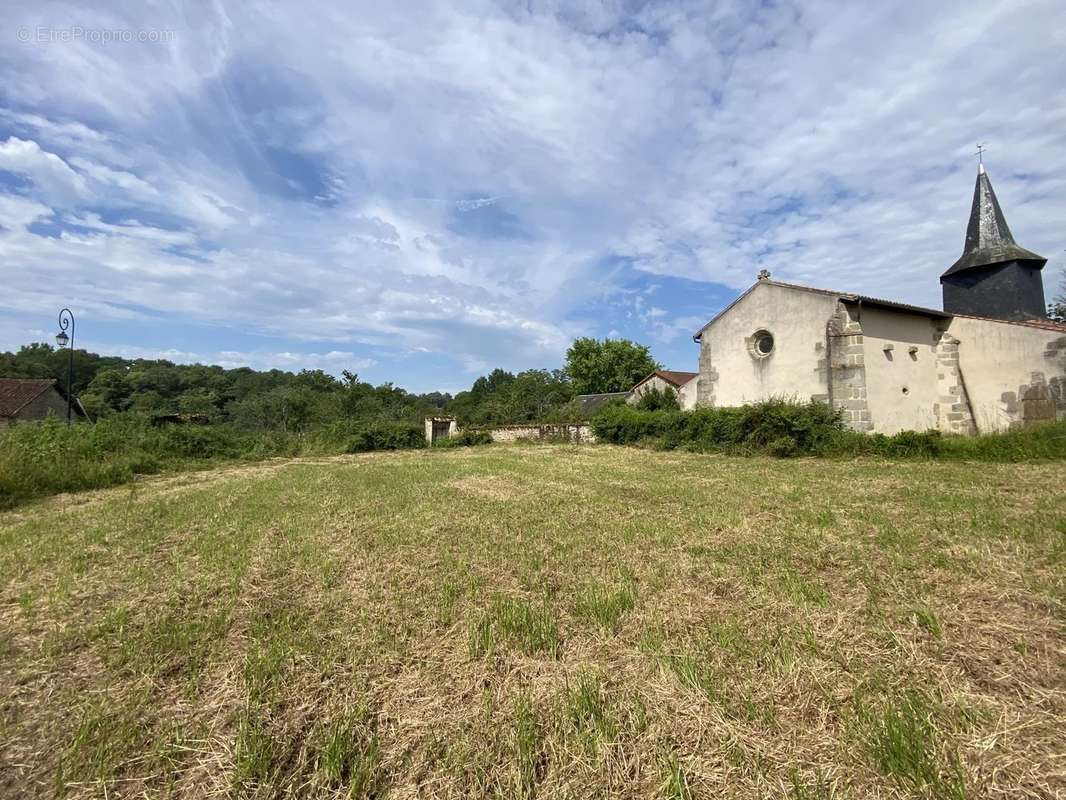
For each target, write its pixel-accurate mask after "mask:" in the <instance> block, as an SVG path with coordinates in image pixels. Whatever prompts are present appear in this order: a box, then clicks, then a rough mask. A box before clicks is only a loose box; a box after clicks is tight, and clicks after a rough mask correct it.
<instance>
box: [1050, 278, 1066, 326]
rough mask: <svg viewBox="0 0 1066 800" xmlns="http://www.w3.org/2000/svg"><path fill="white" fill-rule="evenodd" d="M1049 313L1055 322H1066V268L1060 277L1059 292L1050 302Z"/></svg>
mask: <svg viewBox="0 0 1066 800" xmlns="http://www.w3.org/2000/svg"><path fill="white" fill-rule="evenodd" d="M1047 315H1048V317H1049V318H1050V319H1052V320H1054V321H1055V322H1062V323H1066V268H1063V270H1062V275H1061V276H1060V277H1059V293H1058V294H1057V295H1055V297H1054V298H1053V299H1052V300H1051V302H1050V303H1048V306H1047Z"/></svg>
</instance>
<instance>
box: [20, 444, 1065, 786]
mask: <svg viewBox="0 0 1066 800" xmlns="http://www.w3.org/2000/svg"><path fill="white" fill-rule="evenodd" d="M1064 479H1066V469H1064V467H1063V466H1061V465H1056V464H1050V465H1034V466H1025V465H1021V466H1019V465H1013V466H1006V465H994V466H989V465H981V466H974V465H970V464H961V463H960V464H938V463H907V464H892V463H884V462H875V461H857V462H853V463H843V462H825V461H772V460H764V459H754V458H753V459H728V458H722V457H713V456H701V455H685V454H680V453H672V454H670V455H669V456H664V455H663V454H658V453H653V452H646V451H640V450H633V449H618V448H611V447H583V448H582V447H566V446H544V447H496V446H494V447H487V448H480V449H474V450H469V451H427V452H412V453H403V454H387V455H373V456H363V457H348V458H340V459H332V460H318V461H316V462H300V461H294V462H286V463H276V464H274V465H272V466H271V467H270V468H269V469H261V468H248V469H228V470H225V471H219V472H216V473H201V474H198V475H197V476H195V479H191V480H182V479H178V478H168V479H164V480H158V481H149V482H145V483H141V484H137V485H134V486H129V487H123V488H119V489H112V490H106V491H102V492H97V493H92V494H86V495H78V496H76V497H60V498H55V499H53V500H50V501H46V502H42V503H40V504H39V505H36V506H32V507H29V508H24V509H21V510H20V511H18V512H10V513H8V514H5V515H0V586H2V594H0V599H2V605H0V703H2V706H0V795H2V796H4V797H33V796H41V797H47V796H53V795H55V796H65V797H72V798H76V797H104V796H106V797H175V798H200V797H212V796H223V797H264V798H265V797H338V798H339V797H416V796H417V797H456V798H458V797H488V796H495V797H525V798H532V797H543V798H549V797H560V798H561V797H574V798H579V797H593V796H595V797H663V798H696V797H725V798H729V797H780V798H868V797H882V798H902V797H911V798H964V797H966V798H978V797H990V798H996V797H1003V798H1006V797H1011V798H1015V797H1054V796H1057V795H1060V794H1062V793H1064V792H1066V775H1064V771H1066V759H1064V744H1063V743H1064V742H1066V728H1064V723H1063V720H1064V719H1066V696H1064V690H1066V652H1064V650H1066V636H1064V631H1063V608H1064V605H1063V588H1064V580H1063V578H1064V564H1066V498H1064V493H1063V488H1062V487H1063V485H1064Z"/></svg>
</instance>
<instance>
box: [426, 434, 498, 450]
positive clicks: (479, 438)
mask: <svg viewBox="0 0 1066 800" xmlns="http://www.w3.org/2000/svg"><path fill="white" fill-rule="evenodd" d="M480 444H492V434H490V433H489V432H488V431H477V430H470V431H462V432H461V433H457V434H456V435H455V436H448V437H446V438H444V439H437V441H435V442H434V443H433V446H434V447H475V446H477V445H480Z"/></svg>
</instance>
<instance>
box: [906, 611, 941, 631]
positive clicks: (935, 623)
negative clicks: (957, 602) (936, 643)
mask: <svg viewBox="0 0 1066 800" xmlns="http://www.w3.org/2000/svg"><path fill="white" fill-rule="evenodd" d="M911 616H912V618H913V619H914V623H915V624H916V625H917V626H918V627H919V628H922V629H923V630H924V631H926V632H927V633H928V634H929V635H930V636H932V637H933V638H934V639H942V638H943V636H944V632H943V630H942V629H941V628H940V620H938V619H937V616H936V612H935V611H933V609H931V608H929V607H928V606H918V607H917V608H915V609H913V610H912V611H911Z"/></svg>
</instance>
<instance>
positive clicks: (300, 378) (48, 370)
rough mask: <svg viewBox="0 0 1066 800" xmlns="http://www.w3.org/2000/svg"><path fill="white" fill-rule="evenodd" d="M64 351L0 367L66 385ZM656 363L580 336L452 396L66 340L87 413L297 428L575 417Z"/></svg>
mask: <svg viewBox="0 0 1066 800" xmlns="http://www.w3.org/2000/svg"><path fill="white" fill-rule="evenodd" d="M69 356H70V354H69V352H68V351H66V350H60V349H57V348H54V347H52V346H51V345H49V344H44V343H36V344H30V345H25V346H23V347H21V348H19V350H18V351H17V352H6V353H0V377H14V378H19V377H21V378H53V379H55V380H56V381H57V384H58V387H59V389H60V391H62V392H63V393H66V391H67V386H66V380H67V360H68V358H69ZM658 368H659V364H658V363H656V362H655V360H654V359H653V358H652V357H651V354H650V352H649V350H648V348H647V347H646V346H644V345H640V344H636V343H634V342H631V341H628V340H625V339H603V340H596V339H591V338H582V339H577V340H575V341H574V343H573V344H572V345H571V347H570V348H569V350H567V354H566V362H565V364H564V366H563V367H561V368H559V369H554V370H545V369H530V370H525V371H522V372H518V373H514V372H510V371H508V370H504V369H494V370H492V371H491V372H490V373H489V374H487V375H484V376H482V377H479V378H477V380H475V381H474V382H473V385H472V386H471V387H470V388H469V389H468V390H466V391H463V392H459V393H458V394H456V395H455V396H454V397H453V396H452V395H450V394H448V393H445V392H429V393H424V394H414V393H411V392H408V391H406V390H404V389H402V388H399V387H397V386H395V385H393V384H392V383H391V382H388V383H383V384H380V385H378V386H373V385H371V384H370V383H367V382H365V381H362V380H360V379H359V376H358V375H356V374H355V373H354V372H350V371H348V370H345V371H343V372H342V374H341V376H340V377H336V376H334V375H331V374H329V373H327V372H324V371H322V370H319V369H313V370H311V369H305V370H300V371H299V372H288V371H284V370H277V369H272V370H254V369H251V368H249V367H238V368H236V369H225V368H223V367H220V366H212V365H204V364H175V363H173V362H171V361H167V360H164V359H127V358H122V357H119V356H107V355H100V354H97V353H92V352H89V351H86V350H75V351H74V370H73V380H72V387H71V388H72V391H73V393H74V395H75V396H76V397H77V398H78V399H79V400H80V401H81V404H82V406H83V407H84V408H85V410H86V411H87V412H88V414H89V416H90V417H91V418H93V419H98V418H102V417H107V416H110V415H115V414H133V415H140V416H149V417H158V416H162V415H169V414H188V415H196V416H197V417H201V418H204V419H206V420H210V421H217V422H228V423H232V424H235V425H238V426H241V427H246V428H260V429H277V430H286V431H305V430H310V429H313V428H315V427H317V426H319V425H322V424H327V423H331V422H336V421H340V420H360V421H368V422H389V421H408V422H416V421H420V420H421V419H422V418H423V417H425V416H429V415H433V414H449V415H454V416H456V417H458V418H459V420H460V422H462V423H463V424H465V425H495V424H504V423H512V422H535V421H562V420H564V419H577V414H578V412H577V409H576V406H575V405H574V404H573V402H572V401H573V399H574V398H575V397H576V396H577V395H579V394H594V393H600V392H619V391H627V390H628V389H630V388H632V386H633V385H634V384H635V383H636V382H637V381H639V380H640V379H641V378H643V377H645V376H646V375H647V374H648V373H650V372H652V371H653V370H655V369H658Z"/></svg>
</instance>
